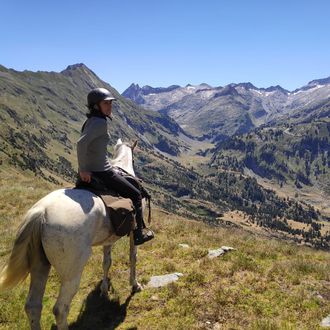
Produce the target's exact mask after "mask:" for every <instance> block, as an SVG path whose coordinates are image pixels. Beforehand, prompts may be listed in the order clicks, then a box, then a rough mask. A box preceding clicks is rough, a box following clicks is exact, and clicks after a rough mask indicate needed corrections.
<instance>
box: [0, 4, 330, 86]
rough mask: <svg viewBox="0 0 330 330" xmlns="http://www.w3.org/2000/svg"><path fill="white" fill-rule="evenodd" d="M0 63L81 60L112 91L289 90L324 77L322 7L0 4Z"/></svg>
mask: <svg viewBox="0 0 330 330" xmlns="http://www.w3.org/2000/svg"><path fill="white" fill-rule="evenodd" d="M1 12H2V17H1V20H0V40H1V48H0V64H2V65H4V66H6V67H9V68H14V69H16V70H25V69H28V70H33V71H37V70H46V71H61V70H63V69H64V68H66V66H67V65H69V64H74V63H80V62H83V63H85V64H86V65H87V66H88V67H89V68H91V69H92V70H93V71H94V72H95V73H96V74H97V75H99V76H100V77H101V78H102V79H103V80H105V81H107V82H109V83H110V84H111V85H112V86H113V87H115V88H116V89H117V90H118V91H119V92H123V91H124V89H125V88H127V87H128V86H129V85H130V84H131V83H132V82H135V83H139V84H140V85H151V86H155V87H156V86H168V85H172V84H179V85H186V84H188V83H191V84H199V83H202V82H206V83H208V84H210V85H213V86H223V85H226V84H229V83H231V82H236V83H238V82H247V81H250V82H252V83H253V84H254V85H256V86H257V87H268V86H270V85H277V84H279V85H281V86H282V87H284V88H287V89H289V90H293V89H295V88H298V87H300V86H302V85H304V84H306V83H307V82H308V81H310V80H313V79H317V78H324V77H328V76H330V42H329V41H330V20H329V13H330V1H326V0H323V1H321V0H314V1H305V0H300V1H296V0H291V1H290V0H287V1H282V0H277V1H275V0H274V1H265V0H263V1H257V0H250V1H248V0H241V1H240V0H236V1H229V0H226V1H225V0H217V1H216V0H204V1H193V0H190V1H186V0H181V1H180V0H176V1H173V0H166V1H156V0H154V1H146V0H139V1H136V0H135V1H133V0H132V1H125V0H118V1H84V0H81V1H76V0H72V1H70V0H66V1H62V0H57V1H33V0H31V1H23V0H21V1H15V0H11V1H8V0H7V1H1Z"/></svg>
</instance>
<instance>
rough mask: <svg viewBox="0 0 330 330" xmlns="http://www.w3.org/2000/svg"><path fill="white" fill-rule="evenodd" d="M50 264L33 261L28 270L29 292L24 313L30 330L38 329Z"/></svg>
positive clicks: (42, 261)
mask: <svg viewBox="0 0 330 330" xmlns="http://www.w3.org/2000/svg"><path fill="white" fill-rule="evenodd" d="M49 270H50V264H49V262H48V261H47V260H37V261H36V260H34V261H33V263H32V266H31V270H30V276H31V281H30V290H29V294H28V297H27V300H26V303H25V312H26V314H27V316H28V318H29V321H30V327H31V329H32V330H39V329H40V318H41V310H42V298H43V295H44V292H45V287H46V283H47V278H48V274H49Z"/></svg>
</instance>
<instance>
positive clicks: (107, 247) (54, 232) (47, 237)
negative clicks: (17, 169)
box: [0, 139, 146, 330]
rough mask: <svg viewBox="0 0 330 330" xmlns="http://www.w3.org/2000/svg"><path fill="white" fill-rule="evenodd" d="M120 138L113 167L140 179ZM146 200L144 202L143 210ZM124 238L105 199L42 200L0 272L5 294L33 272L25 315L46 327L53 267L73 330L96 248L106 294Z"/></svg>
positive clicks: (69, 195)
mask: <svg viewBox="0 0 330 330" xmlns="http://www.w3.org/2000/svg"><path fill="white" fill-rule="evenodd" d="M136 144H137V141H135V142H134V143H133V144H132V145H131V146H130V145H129V144H128V143H123V142H122V141H121V139H118V140H117V143H116V145H115V148H114V154H115V157H114V159H109V161H110V163H111V164H112V165H113V166H118V167H120V168H122V169H123V170H125V171H126V172H128V173H129V174H131V175H132V176H135V173H134V169H133V150H134V148H135V146H136ZM145 206H146V200H145V198H143V200H142V207H143V210H144V208H145ZM119 238H121V237H120V236H117V235H116V234H115V231H114V228H113V226H112V224H111V221H110V219H109V212H108V209H107V207H105V205H104V203H103V201H102V199H101V198H100V197H99V196H97V195H95V194H94V193H92V192H90V191H88V190H84V189H77V188H76V189H74V188H61V189H57V190H55V191H52V192H50V193H49V194H48V195H46V196H44V197H43V198H41V199H40V200H39V201H37V202H36V203H35V204H34V205H33V206H32V207H31V208H30V209H29V210H28V211H27V212H26V214H25V217H24V219H23V222H22V224H21V225H20V227H19V229H18V232H17V235H16V239H15V242H14V246H13V248H12V251H11V254H10V257H9V260H8V261H7V263H6V264H5V265H4V267H3V268H2V270H1V272H0V291H3V290H6V289H11V288H13V287H15V286H16V285H17V284H18V283H19V282H21V281H23V280H24V279H25V278H26V277H27V276H28V274H30V287H29V293H28V296H27V299H26V303H25V312H26V314H27V316H28V319H29V323H30V327H31V329H32V330H37V329H38V330H39V329H40V318H41V310H42V298H43V295H44V292H45V287H46V282H47V278H48V275H49V271H50V268H51V266H53V267H54V268H55V270H56V271H57V273H58V275H59V278H60V291H59V295H58V298H57V300H56V303H55V305H54V307H53V314H54V316H55V319H56V325H57V328H58V329H59V330H62V329H68V323H67V316H68V313H69V309H70V304H71V301H72V299H73V297H74V296H75V294H76V293H77V291H78V289H79V284H80V279H81V275H82V271H83V269H84V267H85V265H86V263H87V261H88V259H89V257H90V255H91V253H92V246H96V245H102V246H103V279H102V282H101V286H100V289H101V295H105V296H106V295H107V294H108V290H109V284H110V283H109V282H110V280H109V279H108V273H109V269H110V266H111V263H112V260H111V248H112V246H113V244H114V243H115V242H116V241H117V240H118V239H119ZM129 240H130V258H129V259H130V279H129V282H130V285H131V286H132V294H134V293H135V292H138V291H141V290H142V285H141V284H140V283H139V282H138V281H137V278H136V261H137V246H135V245H134V239H133V231H132V230H131V232H130V233H129Z"/></svg>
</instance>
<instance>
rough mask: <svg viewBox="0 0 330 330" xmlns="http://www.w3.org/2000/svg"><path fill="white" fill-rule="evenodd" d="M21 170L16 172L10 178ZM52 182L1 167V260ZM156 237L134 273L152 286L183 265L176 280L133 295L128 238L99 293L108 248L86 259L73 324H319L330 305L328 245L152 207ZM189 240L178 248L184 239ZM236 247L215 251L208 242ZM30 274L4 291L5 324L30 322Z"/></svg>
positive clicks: (45, 321)
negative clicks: (106, 287) (105, 293)
mask: <svg viewBox="0 0 330 330" xmlns="http://www.w3.org/2000/svg"><path fill="white" fill-rule="evenodd" d="M12 177H15V181H13V180H12ZM57 187H58V186H57V185H55V184H53V183H46V182H45V181H44V180H42V179H40V178H35V177H33V176H23V175H22V173H20V172H19V171H17V172H14V170H13V171H12V172H10V173H3V172H2V173H1V186H0V190H1V196H2V198H1V201H0V216H1V220H2V221H0V230H1V235H2V240H1V242H0V251H1V256H0V261H1V262H3V261H4V260H5V258H6V257H7V251H9V249H10V248H11V244H12V242H13V238H14V234H15V231H16V228H17V226H18V224H19V223H20V221H21V219H22V216H23V214H24V212H25V211H26V210H27V209H28V208H29V207H30V206H31V205H32V204H33V203H34V202H35V201H37V200H38V199H39V198H41V197H42V196H43V195H45V194H46V193H48V192H49V191H51V190H53V189H56V188H57ZM153 214H154V217H153V222H152V228H153V229H154V230H155V234H156V238H155V239H154V240H153V241H150V242H148V243H146V244H145V245H142V246H141V247H139V250H138V263H137V272H138V278H139V280H140V281H141V282H142V284H144V285H146V284H147V283H148V281H149V279H150V277H151V276H153V275H162V274H167V273H173V272H181V273H182V274H183V276H182V277H180V278H179V280H178V281H177V282H174V283H171V284H169V285H167V286H165V287H161V288H145V289H144V291H142V292H140V293H137V294H135V295H134V296H130V287H129V285H128V267H129V264H128V240H127V238H126V237H125V238H122V239H121V240H119V241H118V242H117V243H116V244H115V247H114V250H113V264H112V268H111V271H110V276H111V279H112V284H113V288H114V291H113V292H111V293H110V296H109V298H108V299H106V298H101V297H100V296H99V289H98V284H99V281H100V279H101V277H102V273H103V272H102V267H101V263H102V249H101V248H100V247H97V248H95V249H94V254H93V256H92V257H91V259H90V261H89V262H88V264H87V266H86V268H85V270H84V273H83V277H82V281H81V285H80V289H79V291H78V293H77V295H76V297H75V298H74V300H73V303H72V305H71V311H70V314H69V323H70V324H71V325H70V328H71V329H91V328H94V329H96V328H97V329H104V330H106V329H114V328H116V329H133V328H138V329H187V328H189V329H215V330H216V329H302V330H304V329H305V330H309V329H322V328H321V327H320V326H319V324H320V322H321V320H322V319H324V318H325V317H326V316H327V315H329V313H330V291H329V287H330V285H329V284H330V277H329V274H330V268H329V267H330V264H329V252H322V251H315V250H314V249H311V248H309V247H304V246H297V245H295V244H292V243H288V242H285V241H282V240H277V239H275V238H270V237H268V238H265V237H264V236H263V235H260V234H257V233H251V232H247V231H245V230H242V229H239V228H223V227H218V228H216V229H214V227H210V226H208V225H206V224H204V223H202V222H200V221H194V220H192V219H190V218H183V217H179V216H176V215H174V214H171V213H168V212H166V211H164V210H162V209H160V208H157V210H156V209H154V212H153ZM182 243H184V244H188V245H189V247H188V248H185V247H181V246H179V244H182ZM222 245H227V246H232V247H234V248H235V249H236V250H235V251H232V252H230V253H228V254H226V255H224V256H221V257H218V258H213V259H209V258H208V257H207V251H208V249H215V248H218V247H220V246H222ZM58 289H59V279H58V277H57V275H56V273H55V272H54V271H53V270H52V271H51V274H50V278H49V281H48V284H47V288H46V293H45V297H44V301H43V304H44V308H43V314H42V328H43V329H50V328H51V327H52V325H53V324H54V318H53V315H52V311H51V310H52V307H53V305H54V303H55V300H56V296H57V294H58ZM27 291H28V281H26V282H24V283H23V284H22V285H20V286H19V287H17V288H16V289H14V290H13V291H10V292H8V293H3V294H1V295H0V306H1V308H0V329H4V330H5V329H8V330H9V329H26V328H27V320H26V317H25V314H24V302H25V298H26V295H27Z"/></svg>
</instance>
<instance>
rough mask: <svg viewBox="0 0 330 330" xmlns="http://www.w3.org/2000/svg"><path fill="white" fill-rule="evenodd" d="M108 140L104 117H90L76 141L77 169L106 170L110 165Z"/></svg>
mask: <svg viewBox="0 0 330 330" xmlns="http://www.w3.org/2000/svg"><path fill="white" fill-rule="evenodd" d="M109 140H110V136H109V133H108V123H107V120H106V118H100V117H94V116H93V117H90V118H89V119H88V120H87V121H86V124H85V127H84V129H83V131H82V132H81V135H80V138H79V140H78V141H77V157H78V170H79V171H89V172H91V171H107V170H108V169H110V168H111V167H112V165H111V164H110V162H109V159H108V152H107V146H108V143H109Z"/></svg>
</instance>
